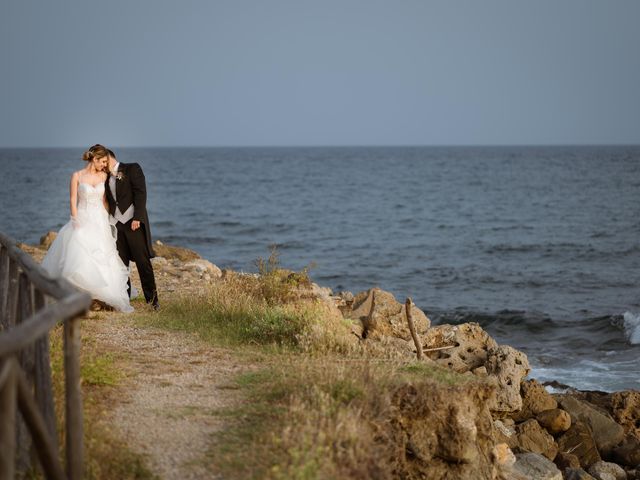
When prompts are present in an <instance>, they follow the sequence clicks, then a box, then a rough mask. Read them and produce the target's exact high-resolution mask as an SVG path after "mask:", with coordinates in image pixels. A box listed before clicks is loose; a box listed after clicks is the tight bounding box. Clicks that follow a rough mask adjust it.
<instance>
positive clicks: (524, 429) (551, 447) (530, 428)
mask: <svg viewBox="0 0 640 480" xmlns="http://www.w3.org/2000/svg"><path fill="white" fill-rule="evenodd" d="M516 433H517V436H518V447H519V448H520V449H521V450H524V451H526V452H533V453H539V454H541V455H544V456H545V457H547V458H548V459H549V460H553V459H554V458H555V457H556V453H558V446H557V445H556V443H555V442H554V440H553V437H552V436H551V435H549V433H548V432H547V431H546V430H545V429H544V428H542V427H541V426H540V424H539V423H538V422H537V421H535V420H533V419H531V420H527V421H526V422H523V423H520V424H519V425H516Z"/></svg>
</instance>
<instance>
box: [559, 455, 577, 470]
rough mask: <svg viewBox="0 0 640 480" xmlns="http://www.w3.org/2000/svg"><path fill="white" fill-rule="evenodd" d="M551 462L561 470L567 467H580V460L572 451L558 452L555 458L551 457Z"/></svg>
mask: <svg viewBox="0 0 640 480" xmlns="http://www.w3.org/2000/svg"><path fill="white" fill-rule="evenodd" d="M553 463H555V464H556V467H558V468H559V469H560V470H561V471H563V472H564V471H565V469H567V468H574V469H578V468H580V460H579V459H578V457H576V456H575V455H574V454H573V453H566V452H558V454H557V455H556V458H554V459H553Z"/></svg>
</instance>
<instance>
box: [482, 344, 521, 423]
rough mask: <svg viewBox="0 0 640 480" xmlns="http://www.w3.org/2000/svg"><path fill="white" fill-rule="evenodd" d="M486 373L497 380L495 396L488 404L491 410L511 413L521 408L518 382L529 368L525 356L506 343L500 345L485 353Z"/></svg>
mask: <svg viewBox="0 0 640 480" xmlns="http://www.w3.org/2000/svg"><path fill="white" fill-rule="evenodd" d="M485 367H486V368H487V374H488V375H489V376H490V377H493V378H495V379H496V380H497V382H498V391H497V394H496V396H495V397H494V398H493V400H492V401H491V403H490V404H489V408H490V409H491V411H492V412H502V413H511V412H515V411H518V410H520V409H521V408H522V397H521V396H520V383H521V382H522V380H523V379H524V378H525V377H526V376H527V375H528V374H529V371H530V370H531V369H530V367H529V361H528V360H527V356H526V355H525V354H524V353H522V352H520V351H518V350H516V349H515V348H513V347H510V346H508V345H500V346H498V347H495V348H493V349H491V350H489V352H488V353H487V362H486V364H485Z"/></svg>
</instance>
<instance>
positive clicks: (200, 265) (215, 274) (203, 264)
mask: <svg viewBox="0 0 640 480" xmlns="http://www.w3.org/2000/svg"><path fill="white" fill-rule="evenodd" d="M181 268H182V270H189V271H192V272H195V273H196V274H199V275H200V276H203V275H205V274H209V276H210V277H211V278H222V270H220V268H218V267H217V266H216V265H214V264H213V263H211V262H210V261H209V260H205V259H203V258H198V259H195V260H190V261H188V262H185V263H184V264H183V265H182V267H181Z"/></svg>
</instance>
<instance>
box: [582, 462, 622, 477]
mask: <svg viewBox="0 0 640 480" xmlns="http://www.w3.org/2000/svg"><path fill="white" fill-rule="evenodd" d="M589 473H590V474H591V475H592V476H593V477H595V478H597V479H598V480H627V474H626V472H625V471H624V469H623V468H622V467H620V466H619V465H616V464H615V463H610V462H602V461H600V462H596V463H594V464H593V465H591V467H590V468H589Z"/></svg>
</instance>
